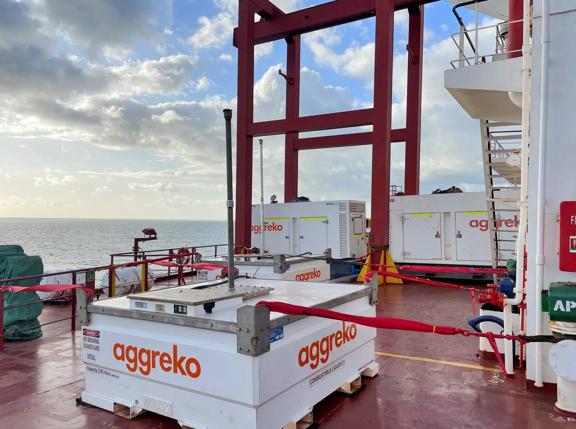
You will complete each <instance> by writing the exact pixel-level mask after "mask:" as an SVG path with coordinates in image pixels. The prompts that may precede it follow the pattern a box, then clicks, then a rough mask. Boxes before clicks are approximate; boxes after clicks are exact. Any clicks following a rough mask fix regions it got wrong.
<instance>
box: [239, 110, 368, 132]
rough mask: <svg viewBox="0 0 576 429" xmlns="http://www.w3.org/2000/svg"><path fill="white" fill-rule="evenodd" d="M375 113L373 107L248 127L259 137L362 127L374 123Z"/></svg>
mask: <svg viewBox="0 0 576 429" xmlns="http://www.w3.org/2000/svg"><path fill="white" fill-rule="evenodd" d="M373 114H374V110H373V109H359V110H351V111H348V112H337V113H326V114H323V115H313V116H302V117H299V118H287V119H278V120H274V121H266V122H256V123H253V124H252V125H251V126H249V127H248V132H249V135H251V136H252V137H259V136H270V135H275V134H286V133H296V132H306V131H320V130H331V129H335V128H349V127H360V126H362V125H372V122H373V119H374V118H373Z"/></svg>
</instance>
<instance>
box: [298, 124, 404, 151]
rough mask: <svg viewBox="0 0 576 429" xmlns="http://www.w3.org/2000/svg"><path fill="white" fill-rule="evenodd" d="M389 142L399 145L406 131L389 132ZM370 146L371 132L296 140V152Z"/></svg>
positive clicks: (401, 129)
mask: <svg viewBox="0 0 576 429" xmlns="http://www.w3.org/2000/svg"><path fill="white" fill-rule="evenodd" d="M390 135H391V141H392V142H393V143H400V142H403V141H405V140H406V137H405V136H406V129H405V128H398V129H396V130H392V131H391V134H390ZM369 144H372V131H367V132H363V133H350V134H339V135H336V136H320V137H305V138H301V139H298V142H297V143H296V149H297V150H310V149H329V148H332V147H346V146H363V145H369Z"/></svg>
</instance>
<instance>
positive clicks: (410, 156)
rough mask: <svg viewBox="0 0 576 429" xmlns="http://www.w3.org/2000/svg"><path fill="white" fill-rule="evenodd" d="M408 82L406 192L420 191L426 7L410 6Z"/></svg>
mask: <svg viewBox="0 0 576 429" xmlns="http://www.w3.org/2000/svg"><path fill="white" fill-rule="evenodd" d="M408 14H409V21H408V46H407V49H408V76H407V80H408V85H407V93H406V149H405V154H404V157H405V158H404V192H405V194H406V195H418V194H419V193H420V125H421V106H422V55H423V47H424V8H423V7H422V6H417V7H411V8H409V9H408Z"/></svg>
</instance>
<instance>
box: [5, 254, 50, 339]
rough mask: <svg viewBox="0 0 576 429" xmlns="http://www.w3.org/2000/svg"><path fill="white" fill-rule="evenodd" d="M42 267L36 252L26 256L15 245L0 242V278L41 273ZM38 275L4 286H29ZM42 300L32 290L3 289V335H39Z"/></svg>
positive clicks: (40, 333) (35, 283) (35, 336)
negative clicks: (6, 290)
mask: <svg viewBox="0 0 576 429" xmlns="http://www.w3.org/2000/svg"><path fill="white" fill-rule="evenodd" d="M43 272H44V267H43V265H42V259H41V258H40V257H39V256H26V255H25V254H24V251H23V250H22V247H20V246H17V245H2V246H0V279H9V278H13V277H23V276H31V275H37V274H42V273H43ZM40 280H41V279H40V278H37V279H31V280H22V281H18V282H12V283H8V286H32V285H37V284H39V283H40ZM41 312H42V302H40V297H39V296H38V294H36V292H17V293H4V339H5V340H7V341H24V340H32V339H35V338H38V337H41V336H42V330H41V329H40V322H39V321H38V316H39V315H40V313H41Z"/></svg>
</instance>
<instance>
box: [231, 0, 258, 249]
mask: <svg viewBox="0 0 576 429" xmlns="http://www.w3.org/2000/svg"><path fill="white" fill-rule="evenodd" d="M254 13H255V10H254V6H253V4H252V2H251V1H250V0H240V1H239V5H238V39H237V40H238V115H237V123H236V157H237V160H236V231H235V238H236V246H238V247H241V246H246V247H250V226H251V222H252V219H251V218H252V136H250V135H249V131H248V129H249V127H250V125H251V124H252V122H253V121H254Z"/></svg>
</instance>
